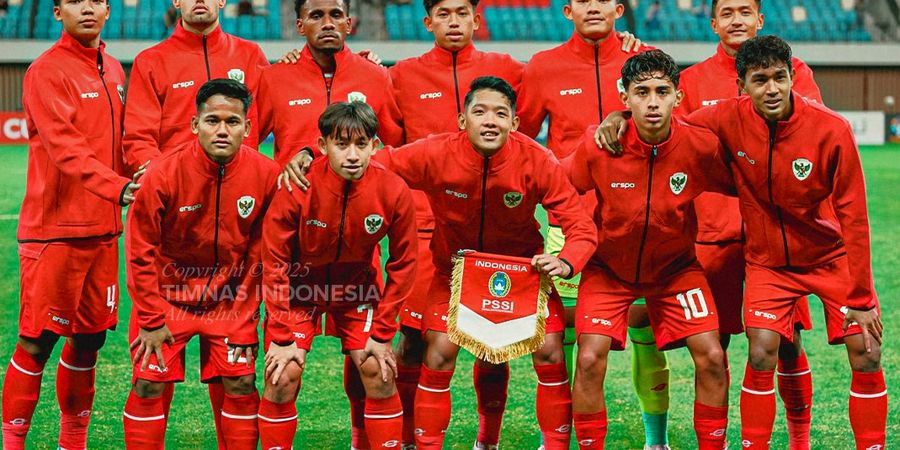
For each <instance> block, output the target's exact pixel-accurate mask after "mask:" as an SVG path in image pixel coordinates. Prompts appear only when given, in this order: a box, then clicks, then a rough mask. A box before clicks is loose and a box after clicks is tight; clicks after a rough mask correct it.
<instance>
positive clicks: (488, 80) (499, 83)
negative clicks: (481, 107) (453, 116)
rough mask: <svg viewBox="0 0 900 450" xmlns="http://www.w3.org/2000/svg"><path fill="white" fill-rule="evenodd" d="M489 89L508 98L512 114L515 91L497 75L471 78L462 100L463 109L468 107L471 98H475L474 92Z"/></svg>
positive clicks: (514, 110)
mask: <svg viewBox="0 0 900 450" xmlns="http://www.w3.org/2000/svg"><path fill="white" fill-rule="evenodd" d="M485 89H489V90H492V91H497V92H499V93H501V94H503V96H504V97H506V99H507V100H509V106H510V108H512V112H513V114H515V112H516V91H514V90H513V88H512V86H510V85H509V83H507V82H506V80H504V79H503V78H498V77H490V76H488V77H478V78H476V79H474V80H472V84H470V85H469V92H467V93H466V100H465V102H463V109H469V105H471V104H472V100H474V99H475V92H477V91H483V90H485Z"/></svg>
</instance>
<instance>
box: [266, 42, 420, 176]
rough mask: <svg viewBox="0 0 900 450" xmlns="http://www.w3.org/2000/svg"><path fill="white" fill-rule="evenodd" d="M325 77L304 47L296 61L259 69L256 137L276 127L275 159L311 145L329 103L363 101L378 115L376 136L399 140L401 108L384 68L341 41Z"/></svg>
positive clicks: (286, 158)
mask: <svg viewBox="0 0 900 450" xmlns="http://www.w3.org/2000/svg"><path fill="white" fill-rule="evenodd" d="M334 59H335V63H336V69H335V71H334V74H332V76H331V77H330V78H329V77H326V74H325V73H323V72H322V68H320V67H319V65H318V64H316V61H315V60H314V59H313V57H312V54H311V53H310V51H309V48H308V47H303V51H301V52H300V59H299V61H297V64H275V65H273V66H269V67H268V68H266V69H265V70H263V72H262V77H261V79H260V82H259V90H258V91H257V95H256V101H257V105H258V108H259V123H258V124H257V125H256V127H257V131H258V133H259V138H260V140H262V139H265V138H266V136H268V135H269V133H275V161H277V162H278V163H279V164H280V165H282V166H284V165H285V164H286V163H287V162H288V161H290V159H291V158H292V157H293V156H294V155H296V154H297V152H298V151H300V149H301V148H303V147H311V148H316V140H317V139H318V138H319V128H318V118H319V115H321V114H322V112H323V111H325V108H326V107H328V105H330V104H332V103H336V102H346V101H363V102H365V103H367V104H369V106H371V107H372V109H374V110H375V114H376V115H377V116H378V137H379V138H381V140H382V142H384V143H385V144H386V145H397V144H400V143H401V142H403V129H402V128H401V122H402V120H401V117H400V112H399V110H398V109H397V103H396V101H395V100H394V91H393V89H392V88H391V80H390V76H389V75H388V71H387V69H385V68H384V67H381V66H378V65H375V64H373V63H372V62H370V61H368V60H366V59H365V58H363V57H361V56H359V55H356V54H353V53H352V52H351V51H350V49H349V48H347V47H346V46H345V47H344V48H343V49H342V50H341V51H339V52H337V54H335V55H334Z"/></svg>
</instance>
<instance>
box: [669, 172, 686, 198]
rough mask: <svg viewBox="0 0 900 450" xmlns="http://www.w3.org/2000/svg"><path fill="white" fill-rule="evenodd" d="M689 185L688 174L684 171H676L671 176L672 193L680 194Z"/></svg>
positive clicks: (670, 186)
mask: <svg viewBox="0 0 900 450" xmlns="http://www.w3.org/2000/svg"><path fill="white" fill-rule="evenodd" d="M685 186H687V174H686V173H684V172H675V173H673V174H672V176H671V177H669V189H671V190H672V193H673V194H675V195H678V194H680V193H681V191H683V190H684V187H685Z"/></svg>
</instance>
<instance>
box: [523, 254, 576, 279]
mask: <svg viewBox="0 0 900 450" xmlns="http://www.w3.org/2000/svg"><path fill="white" fill-rule="evenodd" d="M531 265H532V266H533V267H534V269H535V270H537V271H538V273H540V274H541V275H547V276H548V277H560V278H570V277H571V276H572V268H571V267H570V266H569V265H568V264H566V263H565V262H564V261H563V260H561V259H559V258H558V257H556V256H554V255H550V254H547V253H543V254H540V255H535V256H534V258H531Z"/></svg>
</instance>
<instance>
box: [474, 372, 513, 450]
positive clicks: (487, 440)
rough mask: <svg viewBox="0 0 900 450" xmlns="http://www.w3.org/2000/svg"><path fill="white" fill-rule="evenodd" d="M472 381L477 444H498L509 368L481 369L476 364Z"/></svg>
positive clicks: (504, 408)
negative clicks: (475, 408)
mask: <svg viewBox="0 0 900 450" xmlns="http://www.w3.org/2000/svg"><path fill="white" fill-rule="evenodd" d="M472 379H473V382H474V384H475V397H476V398H477V399H478V442H481V443H482V444H487V445H496V444H499V443H500V428H501V427H502V426H503V411H504V410H506V398H507V387H508V386H509V366H508V365H506V364H504V365H501V366H492V367H482V366H480V365H478V364H477V363H476V364H475V367H474V368H473V372H472Z"/></svg>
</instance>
